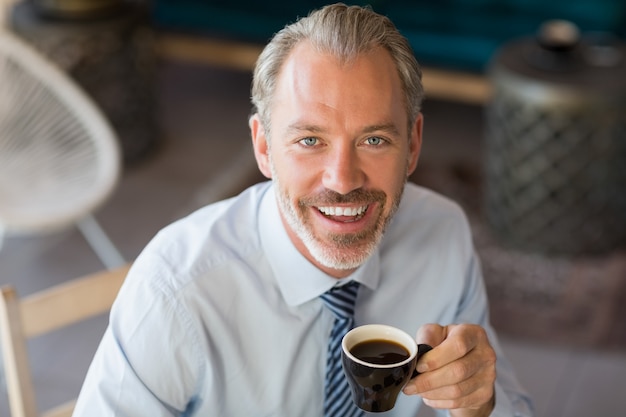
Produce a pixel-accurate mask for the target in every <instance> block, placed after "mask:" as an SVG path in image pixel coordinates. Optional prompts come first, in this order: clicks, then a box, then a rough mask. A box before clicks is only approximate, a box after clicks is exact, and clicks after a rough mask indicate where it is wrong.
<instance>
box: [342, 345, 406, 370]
mask: <svg viewBox="0 0 626 417" xmlns="http://www.w3.org/2000/svg"><path fill="white" fill-rule="evenodd" d="M350 353H351V354H352V355H353V356H355V357H356V358H358V359H360V360H362V361H364V362H368V363H374V364H377V365H389V364H392V363H398V362H402V361H404V360H406V359H408V358H409V351H408V350H407V349H406V348H405V347H404V346H402V345H400V344H398V343H396V342H393V341H391V340H383V339H372V340H366V341H365V342H361V343H357V344H356V345H354V347H353V348H352V349H350Z"/></svg>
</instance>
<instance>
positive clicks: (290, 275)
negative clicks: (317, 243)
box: [259, 183, 380, 306]
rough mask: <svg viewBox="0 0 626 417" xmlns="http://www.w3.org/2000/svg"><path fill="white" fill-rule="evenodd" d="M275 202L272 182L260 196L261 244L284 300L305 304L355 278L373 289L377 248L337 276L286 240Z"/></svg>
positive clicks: (376, 276)
mask: <svg viewBox="0 0 626 417" xmlns="http://www.w3.org/2000/svg"><path fill="white" fill-rule="evenodd" d="M278 210H279V209H278V203H277V202H276V194H275V184H273V183H272V185H271V187H269V189H268V191H267V193H265V195H264V196H263V201H262V202H261V207H260V211H259V234H260V236H261V244H262V245H263V249H264V251H265V254H266V256H267V259H268V262H269V264H270V267H271V268H272V271H273V272H274V275H275V276H276V282H277V284H278V287H279V288H280V291H281V293H282V295H283V297H284V299H285V302H286V303H287V304H288V305H290V306H296V305H300V304H304V303H305V302H307V301H310V300H312V299H314V298H316V297H319V295H320V294H323V293H325V292H326V291H328V290H329V289H330V288H332V287H333V286H336V285H337V286H339V285H343V284H345V283H346V282H349V281H357V282H359V283H361V284H363V285H365V286H366V287H368V288H370V289H372V290H374V289H376V288H377V287H378V283H379V281H380V257H379V253H378V248H377V249H376V250H375V251H374V253H372V255H371V256H370V257H369V258H368V260H367V261H366V262H365V263H364V264H363V265H361V266H360V267H359V268H358V269H357V270H356V271H354V272H353V273H352V274H351V275H349V276H348V277H346V278H342V279H339V280H338V279H337V278H333V277H331V276H330V275H327V274H326V273H324V272H322V271H321V270H319V269H318V268H317V267H316V266H315V265H313V264H312V263H311V262H309V261H308V260H307V259H306V258H305V257H304V256H303V255H302V254H301V253H300V252H299V251H298V249H296V247H295V246H294V244H293V243H292V242H291V239H289V236H288V235H287V231H286V230H285V227H284V225H283V223H282V220H281V218H280V214H279V211H278Z"/></svg>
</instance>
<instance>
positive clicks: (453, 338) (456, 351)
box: [417, 324, 489, 373]
mask: <svg viewBox="0 0 626 417" xmlns="http://www.w3.org/2000/svg"><path fill="white" fill-rule="evenodd" d="M418 337H424V338H425V339H426V340H432V341H433V342H437V343H436V344H435V345H431V346H436V347H437V348H436V349H433V350H432V351H431V352H429V354H428V355H424V357H422V358H420V360H419V361H418V365H417V371H418V372H420V373H424V372H429V371H432V370H435V369H439V368H441V367H443V366H445V365H448V364H450V363H452V362H454V361H457V360H459V359H460V358H462V357H464V356H466V355H467V354H469V352H471V351H472V350H474V349H475V348H476V347H477V346H479V344H480V343H487V344H488V343H489V342H488V340H487V335H486V333H485V331H484V329H483V328H482V327H480V326H476V325H472V324H451V325H448V326H443V327H442V326H439V329H437V328H436V327H435V326H432V325H426V326H423V327H422V328H420V330H419V331H418ZM418 343H428V342H420V339H418Z"/></svg>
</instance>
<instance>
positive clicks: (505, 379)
mask: <svg viewBox="0 0 626 417" xmlns="http://www.w3.org/2000/svg"><path fill="white" fill-rule="evenodd" d="M465 282H466V288H465V291H464V296H463V299H462V300H461V303H460V305H459V311H458V313H457V322H458V323H475V324H479V325H481V326H482V327H483V328H484V329H485V330H486V331H487V335H488V337H489V341H490V342H491V345H492V347H493V348H494V350H495V352H496V355H497V360H496V372H497V379H496V384H495V396H496V406H495V408H494V410H493V412H492V413H491V416H492V417H512V416H513V417H533V416H534V411H533V405H532V401H531V399H530V397H529V396H528V394H527V393H526V391H525V390H524V389H523V388H522V386H521V385H520V383H519V382H518V380H517V377H516V376H515V372H514V370H513V367H512V365H511V363H510V362H509V361H508V359H507V358H506V356H505V355H504V352H503V351H502V348H501V346H500V343H499V341H498V338H497V336H496V333H495V331H494V329H493V328H492V326H491V324H490V322H489V307H488V302H487V294H486V290H485V285H484V280H483V276H482V271H481V267H480V261H479V259H478V256H477V255H476V253H472V256H471V259H470V261H469V265H468V268H467V276H466V281H465Z"/></svg>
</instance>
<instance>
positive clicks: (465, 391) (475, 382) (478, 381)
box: [420, 368, 495, 406]
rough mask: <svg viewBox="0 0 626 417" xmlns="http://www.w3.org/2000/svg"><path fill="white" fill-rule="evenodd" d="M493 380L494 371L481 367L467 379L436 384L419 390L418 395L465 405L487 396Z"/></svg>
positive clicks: (430, 399)
mask: <svg viewBox="0 0 626 417" xmlns="http://www.w3.org/2000/svg"><path fill="white" fill-rule="evenodd" d="M494 382H495V371H493V370H492V369H491V368H482V369H480V370H478V371H477V372H476V373H474V374H472V375H471V376H470V377H469V378H467V379H464V380H462V381H460V382H457V383H449V384H444V385H441V386H439V385H438V384H436V386H437V387H436V388H433V389H431V390H427V391H424V392H421V393H420V395H421V396H422V398H424V399H427V400H429V401H453V402H456V405H457V406H467V405H468V404H469V403H470V401H473V400H481V399H482V400H484V399H485V398H488V397H489V396H490V394H491V391H492V388H493V384H494ZM470 399H473V400H470Z"/></svg>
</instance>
